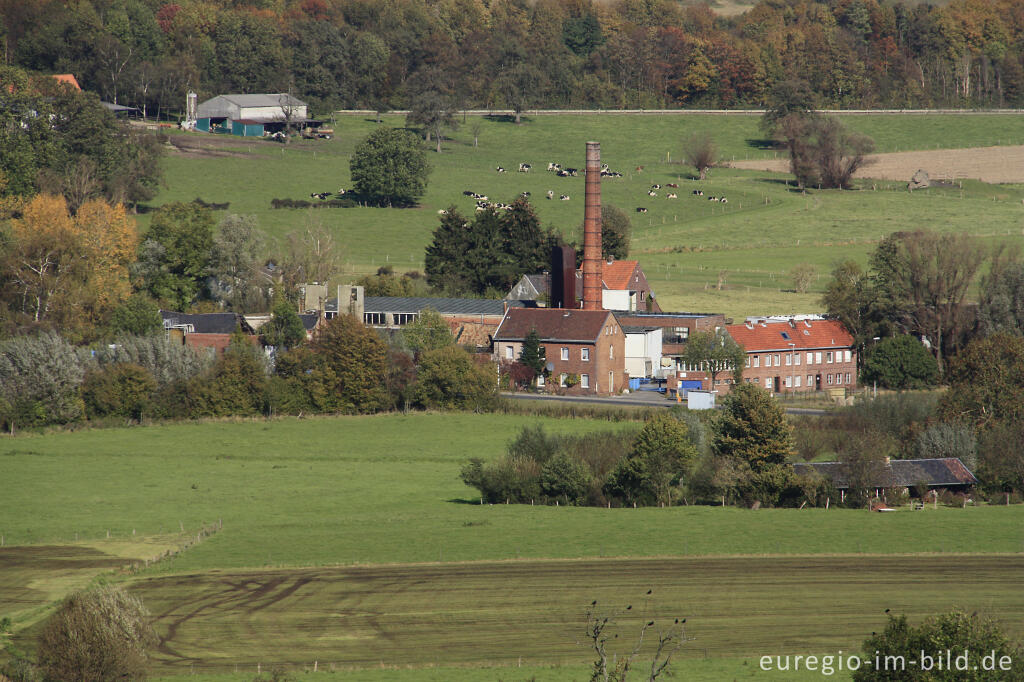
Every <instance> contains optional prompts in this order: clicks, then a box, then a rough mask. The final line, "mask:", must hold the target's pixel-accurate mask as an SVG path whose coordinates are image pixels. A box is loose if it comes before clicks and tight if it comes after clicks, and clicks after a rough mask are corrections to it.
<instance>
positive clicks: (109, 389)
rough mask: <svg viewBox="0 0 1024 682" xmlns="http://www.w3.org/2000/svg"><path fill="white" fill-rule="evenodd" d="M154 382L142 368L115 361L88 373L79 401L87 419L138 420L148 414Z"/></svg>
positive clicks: (154, 386)
mask: <svg viewBox="0 0 1024 682" xmlns="http://www.w3.org/2000/svg"><path fill="white" fill-rule="evenodd" d="M156 388H157V386H156V379H154V378H153V375H152V374H150V373H149V372H147V371H146V370H145V368H143V367H140V366H138V365H133V364H131V363H125V362H118V363H114V364H112V365H108V366H106V367H103V368H102V369H99V370H93V371H90V372H89V373H88V374H86V376H85V380H84V381H83V382H82V400H83V401H84V402H85V412H86V415H87V416H88V417H89V418H90V419H93V418H96V417H124V418H126V419H135V420H139V419H142V417H143V415H145V414H146V413H148V411H149V407H150V402H151V400H152V397H153V393H155V392H156Z"/></svg>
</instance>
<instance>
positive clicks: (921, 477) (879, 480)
mask: <svg viewBox="0 0 1024 682" xmlns="http://www.w3.org/2000/svg"><path fill="white" fill-rule="evenodd" d="M793 469H794V470H795V471H796V473H798V474H806V473H808V471H809V469H814V470H815V471H817V472H818V473H819V474H821V475H822V476H824V477H825V478H829V479H831V480H832V482H833V484H834V485H835V486H836V487H837V488H849V487H850V484H849V479H848V476H847V472H846V468H845V466H844V465H843V463H842V462H812V463H810V464H794V465H793ZM871 478H872V479H873V480H872V481H871V483H870V486H871V487H872V488H894V487H900V488H909V487H911V486H915V485H919V484H921V483H927V484H928V486H929V487H931V488H944V487H948V486H961V485H975V484H976V483H977V482H978V479H976V478H975V477H974V474H972V473H971V472H970V471H969V470H968V469H967V467H965V466H964V463H963V462H961V461H960V460H959V459H958V458H956V457H946V458H943V459H894V460H891V461H890V462H889V464H888V465H886V464H884V463H881V462H880V463H879V464H878V466H877V467H876V471H874V472H872V476H871Z"/></svg>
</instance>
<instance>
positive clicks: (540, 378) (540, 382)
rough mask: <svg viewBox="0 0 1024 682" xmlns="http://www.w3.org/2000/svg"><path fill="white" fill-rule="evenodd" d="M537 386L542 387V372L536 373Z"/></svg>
mask: <svg viewBox="0 0 1024 682" xmlns="http://www.w3.org/2000/svg"><path fill="white" fill-rule="evenodd" d="M537 388H544V375H543V374H538V375H537Z"/></svg>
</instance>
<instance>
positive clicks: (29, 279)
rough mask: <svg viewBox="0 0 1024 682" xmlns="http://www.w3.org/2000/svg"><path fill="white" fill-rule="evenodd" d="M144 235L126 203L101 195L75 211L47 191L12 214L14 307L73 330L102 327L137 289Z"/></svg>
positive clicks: (10, 260) (7, 263) (7, 267)
mask: <svg viewBox="0 0 1024 682" xmlns="http://www.w3.org/2000/svg"><path fill="white" fill-rule="evenodd" d="M138 243H139V236H138V231H137V230H136V227H135V222H134V220H132V219H131V218H129V217H128V215H127V214H126V213H125V210H124V207H123V206H121V205H116V206H111V205H109V204H107V203H106V202H105V201H103V200H100V199H95V200H91V201H87V202H85V203H84V204H82V206H81V208H80V209H79V210H78V213H76V214H75V216H74V217H72V216H71V215H70V213H69V212H68V207H67V202H66V201H65V200H64V198H63V197H61V196H54V195H49V194H40V195H37V196H36V197H34V198H33V199H32V200H31V201H29V202H28V203H27V204H26V205H25V207H24V209H23V211H22V215H21V217H20V218H17V219H14V220H11V221H10V243H9V245H8V247H9V248H8V252H7V257H6V259H5V262H4V269H5V270H6V272H7V274H8V276H9V277H10V282H11V284H12V286H13V289H14V297H12V298H13V300H11V301H10V303H11V306H12V307H13V308H17V309H18V310H20V312H21V313H23V314H24V315H26V316H29V317H30V318H31V319H32V320H34V321H36V322H42V321H51V322H53V323H55V324H59V325H61V326H62V327H63V328H65V329H66V330H68V331H70V330H71V329H81V328H84V327H89V326H95V325H98V324H100V323H101V322H102V320H103V318H104V317H105V315H106V314H107V313H108V312H109V311H110V309H111V308H112V307H113V306H116V305H117V304H118V303H120V302H122V301H123V300H125V299H126V298H127V297H128V296H129V294H131V284H130V281H129V273H128V268H129V266H130V265H131V263H132V261H133V260H134V259H135V253H136V249H137V248H138Z"/></svg>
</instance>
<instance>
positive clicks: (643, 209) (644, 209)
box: [636, 206, 647, 213]
mask: <svg viewBox="0 0 1024 682" xmlns="http://www.w3.org/2000/svg"><path fill="white" fill-rule="evenodd" d="M636 212H637V213H647V209H646V208H644V207H642V206H637V208H636Z"/></svg>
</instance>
